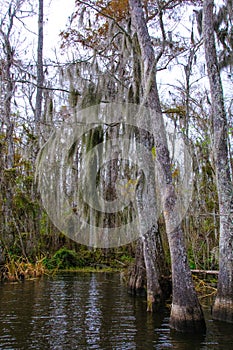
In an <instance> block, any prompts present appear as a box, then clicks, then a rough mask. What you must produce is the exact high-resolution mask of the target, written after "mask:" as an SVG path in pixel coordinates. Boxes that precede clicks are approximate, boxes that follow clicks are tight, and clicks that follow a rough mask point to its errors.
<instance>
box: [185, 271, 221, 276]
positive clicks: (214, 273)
mask: <svg viewBox="0 0 233 350" xmlns="http://www.w3.org/2000/svg"><path fill="white" fill-rule="evenodd" d="M191 272H192V273H203V274H207V275H218V274H219V271H218V270H191Z"/></svg>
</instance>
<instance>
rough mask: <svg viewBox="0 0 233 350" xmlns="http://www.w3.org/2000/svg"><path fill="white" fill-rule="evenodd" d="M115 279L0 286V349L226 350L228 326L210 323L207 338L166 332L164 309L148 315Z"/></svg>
mask: <svg viewBox="0 0 233 350" xmlns="http://www.w3.org/2000/svg"><path fill="white" fill-rule="evenodd" d="M145 310H146V303H145V300H144V299H140V298H133V297H131V296H129V295H128V294H127V292H126V288H125V286H124V284H122V282H121V280H120V277H119V275H116V274H105V273H103V274H81V273H79V274H74V273H72V274H62V275H57V276H56V277H55V278H54V279H52V278H43V279H41V280H39V281H30V282H25V283H21V284H5V285H0V349H11V350H14V349H17V350H18V349H24V350H25V349H43V350H44V349H56V350H60V349H80V350H82V349H83V350H84V349H101V350H105V349H106V350H108V349H109V350H111V349H114V350H122V349H123V350H127V349H129V350H134V349H179V350H182V349H190V350H195V349H198V350H199V349H202V350H205V349H231V348H232V344H233V332H232V325H226V324H222V323H220V322H213V321H212V320H211V317H210V315H209V314H208V312H206V320H207V334H206V335H203V336H196V335H194V336H193V335H192V336H191V335H181V334H178V333H176V332H172V331H170V329H169V327H168V322H169V310H167V309H162V310H160V311H159V312H158V313H156V314H155V315H151V314H148V313H147V312H146V311H145Z"/></svg>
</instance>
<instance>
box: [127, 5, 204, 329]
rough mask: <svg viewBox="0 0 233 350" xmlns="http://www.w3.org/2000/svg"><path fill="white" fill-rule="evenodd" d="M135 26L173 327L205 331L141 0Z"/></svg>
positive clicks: (133, 7)
mask: <svg viewBox="0 0 233 350" xmlns="http://www.w3.org/2000/svg"><path fill="white" fill-rule="evenodd" d="M129 3H130V8H131V18H132V25H133V26H134V28H135V32H136V33H137V36H138V41H139V45H140V49H141V55H142V67H143V70H142V71H143V75H144V77H143V78H144V81H143V88H144V101H145V103H146V105H147V107H149V108H150V109H151V110H152V111H153V113H151V118H152V120H151V126H152V131H153V135H154V141H155V149H156V159H157V167H158V177H159V182H160V183H159V186H160V191H161V194H162V206H163V214H164V217H165V223H166V231H167V235H168V241H169V247H170V253H171V264H172V285H173V294H172V308H171V317H170V326H171V327H172V328H175V329H177V330H179V331H190V332H196V331H203V330H205V321H204V316H203V312H202V309H201V306H200V303H199V301H198V298H197V295H196V292H195V289H194V286H193V281H192V276H191V271H190V268H189V264H188V259H187V253H186V248H185V242H184V235H183V231H182V228H181V223H180V217H179V213H178V212H177V209H176V208H177V201H178V198H177V196H176V193H175V188H174V185H173V182H172V181H173V180H172V174H171V161H170V157H169V151H168V146H167V139H166V133H165V127H164V122H163V117H162V112H161V106H160V101H159V96H158V91H157V84H156V78H155V76H156V60H155V55H154V51H153V47H152V44H151V40H150V36H149V33H148V28H147V25H146V21H145V18H144V14H143V8H142V5H141V2H140V0H130V1H129Z"/></svg>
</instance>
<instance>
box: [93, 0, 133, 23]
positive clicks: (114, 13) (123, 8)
mask: <svg viewBox="0 0 233 350" xmlns="http://www.w3.org/2000/svg"><path fill="white" fill-rule="evenodd" d="M96 5H97V6H98V7H100V8H101V11H100V14H102V15H103V16H109V17H111V18H113V19H115V20H116V21H117V22H120V21H122V20H123V19H125V18H127V17H128V15H129V2H128V0H120V1H119V0H111V1H109V2H107V3H106V1H104V0H98V1H97V2H96Z"/></svg>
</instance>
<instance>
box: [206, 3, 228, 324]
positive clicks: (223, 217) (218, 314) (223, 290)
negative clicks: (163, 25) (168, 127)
mask: <svg viewBox="0 0 233 350" xmlns="http://www.w3.org/2000/svg"><path fill="white" fill-rule="evenodd" d="M213 7H214V1H213V0H205V1H204V6H203V38H204V46H205V57H206V64H207V70H208V77H209V83H210V92H211V100H212V118H213V144H214V145H213V146H214V150H213V151H214V152H213V153H214V157H215V159H214V161H215V168H216V179H217V190H218V198H219V213H220V241H219V278H218V290H217V296H216V299H215V302H214V306H213V318H214V319H217V320H221V321H227V322H233V235H232V232H233V221H232V219H233V218H232V214H233V195H232V193H233V186H232V181H231V176H230V165H229V160H228V149H227V118H226V113H225V109H224V101H223V90H222V83H221V76H220V71H219V66H218V60H217V53H216V46H215V38H214V18H213Z"/></svg>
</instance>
